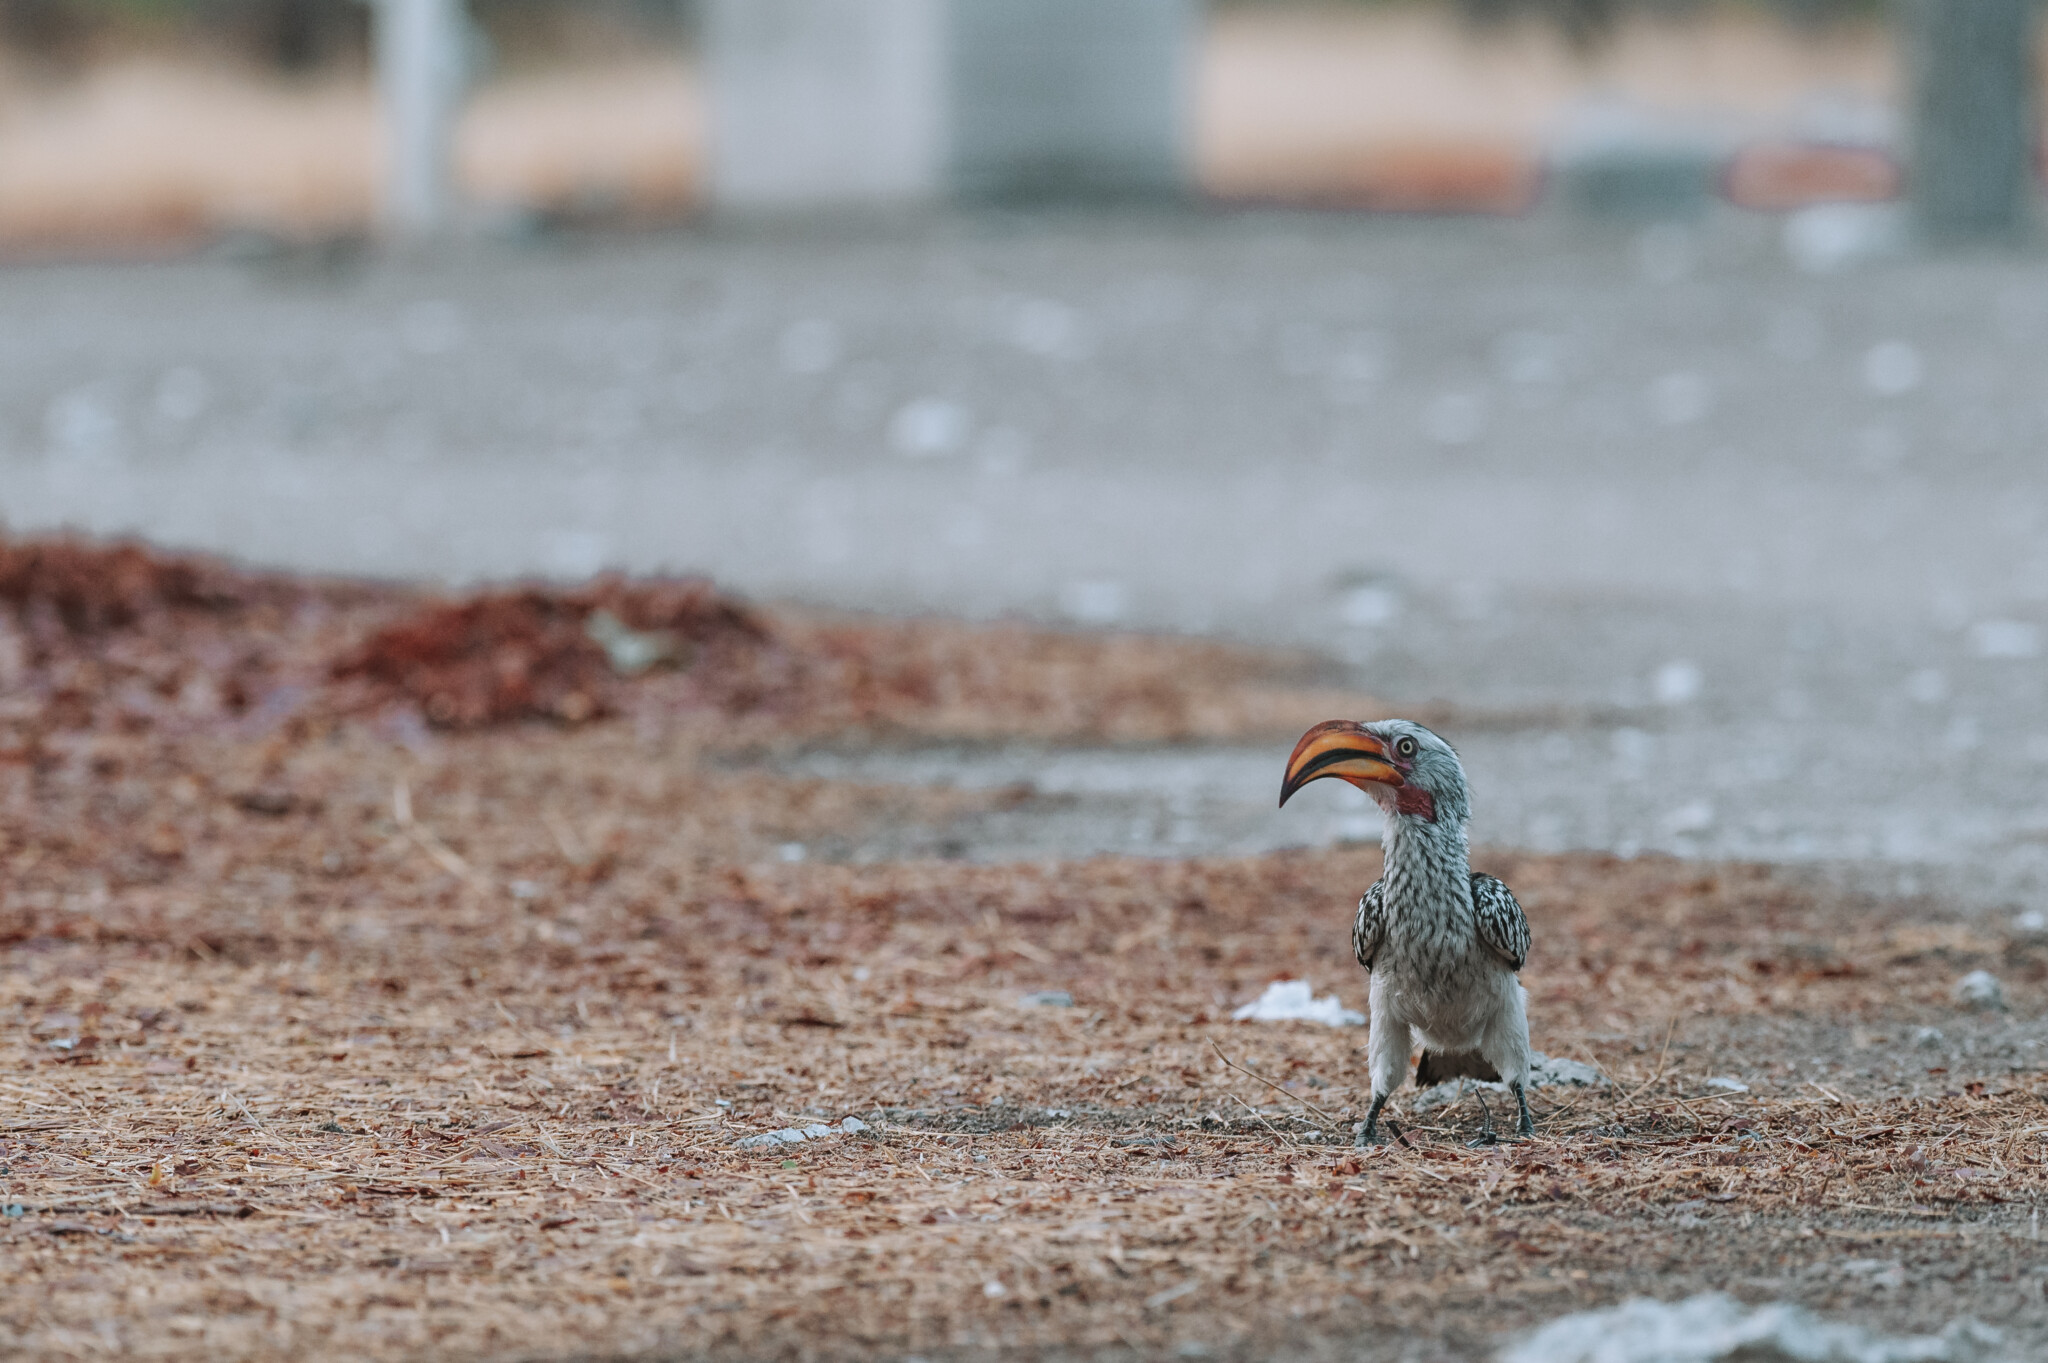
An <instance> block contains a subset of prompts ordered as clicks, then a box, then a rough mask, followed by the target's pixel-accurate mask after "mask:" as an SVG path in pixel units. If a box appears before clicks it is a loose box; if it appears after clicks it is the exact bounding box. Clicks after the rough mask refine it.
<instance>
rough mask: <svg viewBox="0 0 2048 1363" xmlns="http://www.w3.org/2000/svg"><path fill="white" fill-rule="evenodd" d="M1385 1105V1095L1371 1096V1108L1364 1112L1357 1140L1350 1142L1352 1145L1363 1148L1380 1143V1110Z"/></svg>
mask: <svg viewBox="0 0 2048 1363" xmlns="http://www.w3.org/2000/svg"><path fill="white" fill-rule="evenodd" d="M1386 1105H1387V1099H1386V1095H1385V1094H1375V1095H1374V1096H1373V1100H1372V1107H1371V1108H1370V1109H1369V1110H1368V1111H1367V1112H1366V1114H1365V1120H1364V1121H1362V1122H1360V1123H1359V1124H1358V1139H1357V1140H1355V1141H1353V1142H1352V1144H1353V1145H1356V1146H1360V1147H1363V1146H1368V1145H1378V1144H1379V1143H1380V1109H1381V1108H1383V1107H1385V1106H1386Z"/></svg>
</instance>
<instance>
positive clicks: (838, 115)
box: [0, 0, 2048, 894]
mask: <svg viewBox="0 0 2048 1363" xmlns="http://www.w3.org/2000/svg"><path fill="white" fill-rule="evenodd" d="M0 20H4V28H0V36H4V41H5V56H4V59H0V252H4V253H6V254H7V255H9V256H11V257H13V259H14V260H15V262H16V263H15V264H14V265H12V266H10V267H9V268H7V269H5V270H4V271H0V521H4V522H5V524H6V525H7V526H8V527H10V528H11V529H15V530H28V529H41V528H49V527H57V526H65V525H70V526H77V527H81V528H85V529H88V530H91V531H94V532H96V533H109V534H111V533H140V534H144V535H148V536H151V537H154V538H156V539H158V540H160V541H162V542H165V543H169V544H174V545H181V546H194V547H203V548H210V549H216V550H221V551H225V552H229V553H233V554H237V555H240V556H244V557H248V558H253V559H256V560H259V561H264V562H269V563H275V564H282V565H288V566H297V567H303V568H309V569H318V570H326V571H344V572H355V573H383V574H393V575H407V576H417V577H432V578H440V579H444V580H449V581H469V580H476V579H479V578H486V577H508V576H516V575H521V574H545V575H550V576H555V577H562V578H575V577H580V576H585V575H588V574H590V573H593V572H596V571H599V570H601V569H604V568H607V567H614V566H616V567H622V568H627V569H632V570H638V571H657V570H659V571H676V570H702V571H708V572H710V573H712V574H714V575H715V576H716V577H717V578H719V579H720V580H721V581H722V582H724V583H726V584H727V585H729V586H732V587H734V588H736V589H738V590H740V591H744V592H749V593H753V594H757V595H762V596H785V597H797V598H804V599H808V600H812V601H818V602H824V603H828V604H831V605H837V606H853V607H871V608H879V609H887V610H893V611H909V612H916V611H934V612H947V613H955V614H961V615H969V616H993V615H1002V614H1006V613H1018V614H1025V615H1032V616H1038V617H1043V618H1050V619H1057V620H1062V621H1066V622H1070V623H1072V624H1074V625H1077V626H1083V627H1091V628H1096V627H1124V628H1164V629H1176V630H1188V631H1195V632H1213V633H1218V634H1223V635H1228V636H1232V637H1236V638H1240V639H1248V640H1254V641H1259V642H1270V643H1275V644H1284V645H1290V646H1306V647H1308V648H1310V649H1313V650H1315V651H1316V652H1318V653H1320V654H1322V655H1324V656H1326V657H1327V658H1329V659H1331V660H1332V661H1331V666H1333V667H1335V668H1339V669H1349V670H1350V671H1351V672H1352V673H1353V676H1352V680H1354V681H1356V682H1357V683H1358V684H1360V685H1362V686H1363V687H1364V688H1365V689H1367V690H1368V691H1370V692H1372V693H1374V694H1381V695H1389V696H1393V697H1396V698H1399V699H1402V700H1404V701H1405V700H1411V699H1412V700H1416V701H1425V700H1443V701H1446V702H1448V703H1450V704H1452V705H1454V706H1457V707H1461V708H1460V709H1459V710H1458V711H1457V713H1458V714H1461V715H1463V716H1464V717H1465V718H1463V719H1462V720H1461V721H1460V733H1461V736H1462V737H1464V738H1465V739H1466V741H1467V743H1468V748H1467V752H1468V756H1469V758H1470V759H1471V762H1472V764H1473V765H1474V767H1475V781H1476V783H1477V785H1478V786H1479V787H1480V788H1481V789H1484V790H1486V791H1488V792H1489V797H1488V798H1489V800H1491V801H1493V803H1492V805H1491V807H1490V811H1489V812H1488V813H1487V814H1486V815H1485V817H1486V818H1487V819H1489V821H1490V827H1489V831H1488V832H1487V834H1486V836H1487V837H1489V838H1492V839H1496V840H1498V841H1502V842H1507V843H1514V844H1518V845H1523V846H1528V847H1533V848H1553V847H1564V846H1597V847H1609V848H1616V849H1623V850H1627V849H1632V848H1643V847H1662V848H1667V849H1670V850H1673V851H1679V852H1685V853H1692V854H1700V855H1716V856H1720V855H1728V856H1755V857H1762V858H1770V859H1785V858H1790V859H1815V858H1836V859H1848V860H1855V859H1875V861H1877V862H1878V863H1881V864H1882V865H1884V866H1888V867H1892V868H1904V869H1900V874H1901V875H1907V874H1918V872H1915V871H1912V870H1911V869H1910V868H1912V867H1914V866H1918V865H1923V864H1940V865H1942V866H1945V867H1949V868H1951V869H1953V868H1957V867H1967V868H1968V870H1969V873H1970V874H1971V875H1973V876H1976V877H1977V881H1976V882H1975V883H1976V884H1977V885H1978V886H1979V888H1980V889H1981V890H1982V891H1983V892H1984V893H1986V894H2007V893H2015V894H2016V893H2019V892H2021V891H2022V890H2025V891H2026V892H2029V893H2031V892H2033V891H2034V890H2038V889H2048V805H2044V804H2043V803H2042V801H2041V798H2040V796H2039V793H2038V792H2039V791H2040V789H2042V788H2043V787H2042V782H2041V776H2042V774H2043V770H2044V768H2048V721H2044V719H2043V715H2042V699H2043V694H2044V691H2043V682H2042V675H2041V667H2042V665H2043V664H2042V661H2041V660H2042V659H2043V657H2044V656H2048V491H2044V489H2043V488H2042V487H2041V479H2040V471H2039V451H2040V449H2041V448H2042V445H2043V443H2044V442H2048V398H2044V396H2043V390H2042V384H2041V381H2040V375H2041V374H2042V373H2043V372H2048V271H2044V269H2043V267H2042V264H2041V261H2040V258H2039V257H2038V255H2036V254H2035V252H2034V248H2033V246H2032V244H2031V242H2030V234H2031V232H2032V230H2033V228H2032V223H2033V221H2034V219H2035V217H2036V215H2037V213H2038V205H2039V199H2040V176H2039V157H2038V151H2037V148H2038V147H2039V145H2040V142H2039V136H2038V126H2037V120H2038V117H2039V111H2038V107H2037V105H2036V103H2035V101H2034V99H2033V95H2032V90H2033V88H2034V86H2035V83H2036V82H2035V80H2034V73H2035V72H2036V70H2037V69H2038V66H2039V60H2040V46H2039V43H2040V35H2039V32H2038V31H2037V29H2036V27H2035V26H2034V22H2033V20H2034V11H2033V8H2032V6H2031V5H2029V4H2027V3H2024V2H2023V0H1943V2H1942V3H1940V4H1934V3H1931V0H1930V3H1927V4H1919V3H1918V0H1915V3H1913V4H1905V5H1902V6H1901V7H1900V8H1898V9H1896V10H1894V9H1889V8H1879V7H1876V6H1867V5H1862V4H1850V3H1843V4H1839V5H1833V4H1820V3H1805V4H1797V5H1793V4H1783V5H1765V4H1762V3H1757V4H1706V3H1700V4H1683V5H1681V4H1676V3H1650V2H1649V0H1644V2H1643V3H1621V0H1613V3H1605V2H1604V0H1554V2H1553V3H1544V4H1533V3H1532V4H1529V5H1523V4H1517V3H1509V2H1508V0H1495V2H1489V3H1479V2H1478V0H1475V2H1474V3H1471V4H1468V5H1455V4H1448V3H1429V2H1428V0H1413V3H1362V2H1361V3H1330V4H1326V5H1296V4H1283V3H1279V2H1278V0H1266V2H1263V3H1252V2H1251V0H1244V2H1243V3H1234V4H1218V5H1210V6H1196V5H1193V4H1189V3H1184V0H1115V3H1111V0H1095V3H1093V4H1082V3H1079V0H1075V2H1074V3H1071V4H1070V3H1067V0H1059V2H1058V3H1054V2H1053V0H1036V3H1025V0H1018V3H1015V4H1001V3H998V0H748V2H746V3H742V0H702V3H699V4H694V5H690V6H687V7H685V6H680V5H678V4H676V3H675V0H575V3H569V2H568V0H470V2H469V4H468V5H467V8H466V15H465V13H464V11H463V10H462V9H460V8H458V7H457V5H456V4H455V0H382V3H381V4H380V5H379V7H377V8H376V9H375V10H374V11H373V10H372V9H371V8H369V7H367V6H364V5H361V4H358V3H357V2H356V0H189V2H186V3H178V2H177V0H155V2H154V3H143V2H142V0H136V3H132V4H115V3H100V2H97V0H95V2H93V3H88V2H87V0H0ZM458 21H460V22H458ZM407 35H410V36H409V37H408V36H407ZM422 35H424V36H422ZM458 46H459V47H460V48H461V51H460V52H459V53H451V52H450V51H449V49H450V48H453V47H458ZM421 49H425V50H427V51H428V52H429V56H430V58H431V59H422V58H421V57H420V55H419V52H420V50H421ZM436 49H438V50H439V51H440V55H439V56H432V52H433V51H434V50H436ZM380 71H381V72H384V73H387V74H386V77H385V79H384V80H383V82H382V83H383V87H384V98H383V100H382V101H381V102H380V100H379V98H378V82H377V79H376V73H378V72H380ZM402 73H410V74H409V75H408V74H402ZM458 78H459V80H458ZM458 93H459V94H460V99H459V104H458V101H457V95H458ZM380 108H381V109H382V110H383V111H384V112H383V113H381V114H380V112H379V111H380ZM442 127H447V128H451V129H452V132H451V133H450V134H449V135H448V136H447V137H446V138H443V137H441V136H440V135H438V134H436V133H435V131H434V130H435V129H436V128H442ZM422 129H423V130H425V131H424V132H421V131H420V130H422ZM394 147H396V148H401V149H402V148H405V147H412V148H414V149H415V151H417V159H414V158H413V155H412V154H410V153H407V154H394V152H393V151H392V150H391V149H392V148H394ZM380 149H381V150H380ZM444 174H445V177H446V178H445V179H444V178H442V177H443V176H444ZM1908 196H1910V203H1909V200H1908ZM1128 199H1136V200H1138V201H1139V202H1138V204H1137V205H1136V206H1133V205H1131V204H1130V203H1120V202H1116V201H1117V200H1128ZM1176 199H1178V200H1180V202H1179V203H1178V204H1176V203H1175V200H1176ZM877 210H883V211H877ZM1318 210H1335V211H1318ZM380 215H388V218H387V220H388V221H390V222H392V223H394V224H396V225H399V226H402V227H404V228H405V229H406V230H410V231H445V232H446V233H447V234H448V237H449V240H446V241H443V242H440V243H437V244H436V245H434V246H433V247H432V248H430V249H427V250H422V251H412V250H394V251H384V250H380V249H377V248H376V246H375V244H374V241H373V236H372V234H373V232H374V229H375V224H376V223H377V222H378V221H379V218H380ZM636 227H652V228H658V229H660V230H651V231H625V230H617V229H625V228H636ZM589 228H599V229H604V230H584V229H589ZM1986 242H1989V243H1991V244H1992V246H1991V248H1990V249H1987V248H1986V246H1985V245H1984V243H1986ZM1955 245H1960V246H1961V247H1963V248H1965V249H1950V248H1951V246H1955ZM134 255H148V256H152V257H159V258H161V259H159V260H158V261H157V263H154V264H148V265H138V264H135V263H133V262H132V261H129V260H128V257H131V256H134ZM38 262H40V263H38ZM1902 736H1905V737H1904V738H1902ZM1902 741H1906V742H1909V746H1910V747H1911V750H1912V751H1913V752H1914V753H1915V754H1916V756H1917V758H1918V759H1919V760H1918V761H1916V762H1914V763H1909V764H1905V765H1902V764H1901V761H1900V756H1899V754H1900V751H1901V747H1900V745H1901V742H1902ZM1269 759H1270V755H1269V754H1251V755H1247V754H1242V753H1236V754H1233V753H1208V754H1184V753H1174V754H1164V755H1160V756H1159V758H1158V760H1157V762H1156V763H1151V764H1149V765H1148V763H1147V762H1139V761H1133V760H1131V759H1130V757H1129V755H1128V754H1121V755H1118V757H1117V758H1116V759H1115V760H1114V761H1095V760H1094V759H1091V758H1089V757H1088V756H1087V755H1085V754H1083V755H1079V756H1075V755H1067V756H1066V757H1063V758H1062V759H1061V760H1060V761H1053V760H1051V759H1049V758H1047V757H1046V756H1045V755H1044V754H1037V755H1031V754H1026V755H1023V756H1012V757H1004V758H1001V759H1000V760H997V759H990V758H989V757H988V755H987V754H979V755H977V754H964V755H962V754H954V755H951V756H948V757H945V758H944V759H943V760H939V759H933V762H932V763H931V764H928V765H927V766H924V767H918V766H916V765H915V764H911V765H907V766H901V767H897V768H889V769H887V770H879V769H878V770H869V771H866V772H865V774H867V775H879V776H883V777H888V778H891V779H895V778H899V777H904V778H914V779H927V778H929V779H934V780H936V779H963V780H967V779H973V780H979V779H988V780H991V781H996V782H1004V781H1011V780H1015V779H1018V774H1019V770H1020V764H1021V767H1022V768H1023V769H1027V770H1028V771H1029V772H1030V773H1031V774H1033V777H1034V779H1042V780H1044V781H1048V782H1053V783H1055V784H1057V783H1059V782H1062V781H1064V782H1067V783H1068V785H1067V787H1065V788H1069V789H1071V790H1073V791H1075V792H1077V793H1078V794H1079V795H1080V796H1084V797H1085V799H1084V800H1083V802H1082V804H1080V805H1078V806H1076V809H1077V811H1078V812H1077V813H1075V814H1074V815H1073V817H1072V818H1071V819H1069V820H1068V821H1067V822H1065V823H1063V824H1060V825H1059V826H1058V827H1056V828H1037V829H1035V830H1034V829H1007V830H1003V829H997V830H994V831H992V832H991V833H990V835H989V841H988V842H987V844H986V845H985V846H981V847H978V848H977V851H979V852H982V853H985V854H987V855H998V854H1003V853H1010V852H1016V851H1019V850H1020V849H1021V850H1024V851H1034V850H1039V849H1041V847H1042V846H1043V845H1045V844H1044V843H1043V842H1042V841H1041V842H1034V841H1033V840H1034V839H1041V840H1044V839H1051V840H1052V843H1053V844H1056V846H1055V847H1054V850H1073V849H1074V848H1077V847H1081V848H1093V847H1096V846H1099V845H1101V842H1100V840H1101V839H1103V838H1105V837H1108V838H1111V839H1112V840H1113V841H1114V845H1116V846H1120V847H1121V846H1134V847H1137V848H1140V849H1152V848H1157V849H1160V850H1185V849H1188V848H1201V847H1221V846H1256V845H1262V843H1263V842H1265V841H1270V840H1272V839H1278V838H1291V837H1299V836H1302V830H1303V829H1304V828H1308V827H1319V828H1320V830H1321V831H1320V832H1319V833H1318V834H1317V835H1318V836H1339V835H1344V836H1351V835H1356V834H1357V832H1358V829H1359V827H1360V826H1361V825H1360V819H1361V817H1362V816H1361V815H1360V813H1359V811H1356V810H1345V809H1341V808H1338V807H1336V806H1335V805H1329V806H1327V807H1324V808H1322V811H1321V817H1323V818H1324V820H1325V822H1324V823H1323V824H1321V825H1312V824H1310V823H1309V822H1308V821H1309V820H1310V818H1311V814H1312V813H1313V806H1314V805H1315V801H1313V800H1310V799H1309V797H1307V796H1305V797H1304V800H1305V801H1307V802H1308V804H1309V805H1310V806H1311V810H1310V812H1309V813H1303V814H1301V815H1299V816H1298V817H1295V821H1294V822H1293V823H1291V824H1289V825H1286V826H1281V825H1277V824H1275V823H1273V822H1272V821H1271V819H1270V816H1269V813H1268V811H1267V810H1266V808H1265V806H1266V805H1267V804H1268V803H1269V798H1268V793H1267V788H1268V787H1270V784H1271V782H1270V780H1269V779H1268V774H1262V773H1265V768H1266V766H1267V765H1269ZM806 760H815V761H817V762H821V763H827V764H828V765H829V760H837V759H829V760H828V759H827V758H825V757H815V758H814V759H806ZM1004 762H1008V763H1010V765H1009V766H1004V765H1003V763H1004ZM820 769H821V770H822V769H823V768H820ZM1120 782H1121V783H1124V784H1121V785H1120V784H1118V783H1120ZM1247 792H1250V793H1251V794H1249V795H1248V794H1247ZM1311 794H1314V792H1311ZM1331 799H1333V800H1334V799H1335V796H1332V797H1331ZM1091 800H1092V801H1098V803H1093V804H1091V803H1088V801H1091ZM1100 801H1107V802H1109V805H1108V806H1106V805H1104V804H1102V803H1100ZM1118 801H1122V802H1123V803H1122V804H1117V803H1116V802H1118ZM1298 803H1300V802H1298ZM1109 806H1114V807H1116V808H1118V809H1121V810H1123V811H1125V812H1126V813H1128V814H1129V817H1128V818H1124V817H1122V815H1119V817H1118V818H1117V819H1106V818H1104V817H1102V810H1103V809H1104V808H1106V807H1109ZM1290 816H1291V817H1294V816H1295V810H1294V809H1292V808H1291V809H1290ZM1346 830H1349V831H1348V832H1347V831H1346Z"/></svg>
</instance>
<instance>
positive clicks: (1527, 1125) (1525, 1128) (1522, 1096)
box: [1515, 1084, 1536, 1136]
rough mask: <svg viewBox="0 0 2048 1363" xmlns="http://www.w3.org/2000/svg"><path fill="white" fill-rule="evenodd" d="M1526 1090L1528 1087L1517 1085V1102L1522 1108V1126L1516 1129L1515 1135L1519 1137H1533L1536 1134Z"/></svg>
mask: <svg viewBox="0 0 2048 1363" xmlns="http://www.w3.org/2000/svg"><path fill="white" fill-rule="evenodd" d="M1526 1088H1527V1086H1526V1085H1523V1084H1516V1085H1515V1102H1517V1103H1518V1104H1520V1105H1521V1108H1522V1121H1521V1124H1520V1125H1519V1126H1517V1127H1516V1128H1515V1134H1516V1135H1518V1136H1533V1135H1535V1134H1536V1123H1535V1121H1534V1120H1533V1119H1531V1118H1530V1116H1529V1095H1528V1093H1527V1092H1526Z"/></svg>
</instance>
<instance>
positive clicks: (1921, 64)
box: [1905, 0, 2035, 241]
mask: <svg viewBox="0 0 2048 1363" xmlns="http://www.w3.org/2000/svg"><path fill="white" fill-rule="evenodd" d="M2034 9H2035V4H2034V0H1905V19H1906V26H1907V30H1908V33H1907V49H1908V54H1909V58H1908V60H1909V62H1910V70H1911V73H1912V129H1911V147H1910V169H1909V180H1908V192H1909V195H1910V197H1911V200H1912V206H1913V214H1914V218H1915V221H1916V224H1917V226H1918V228H1919V230H1920V232H1921V233H1922V234H1923V235H1925V236H1926V237H1928V238H1930V239H1932V240H1936V241H1941V240H1950V241H1953V240H1958V239H1967V238H1980V239H1981V238H1995V237H2003V236H2012V235H2014V234H2016V233H2018V232H2019V231H2020V230H2021V229H2022V228H2023V227H2024V226H2026V224H2027V222H2028V220H2029V218H2030V216H2031V213H2030V209H2031V201H2032V199H2033V196H2034V182H2035V164H2034V88H2033V86H2034V80H2033V59H2034V52H2033V31H2034Z"/></svg>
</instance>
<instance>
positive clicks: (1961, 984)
mask: <svg viewBox="0 0 2048 1363" xmlns="http://www.w3.org/2000/svg"><path fill="white" fill-rule="evenodd" d="M1955 997H1956V1002H1957V1003H1960V1004H1962V1005H1963V1006H1964V1007H1966V1008H2003V1007H2005V986H2003V985H2001V984H2000V983H1999V982H1998V977H1997V976H1996V975H1994V974H1992V973H1991V972H1990V971H1988V970H1973V971H1971V972H1970V973H1969V974H1967V975H1965V976H1963V978H1961V979H1960V980H1957V981H1956V988H1955Z"/></svg>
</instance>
